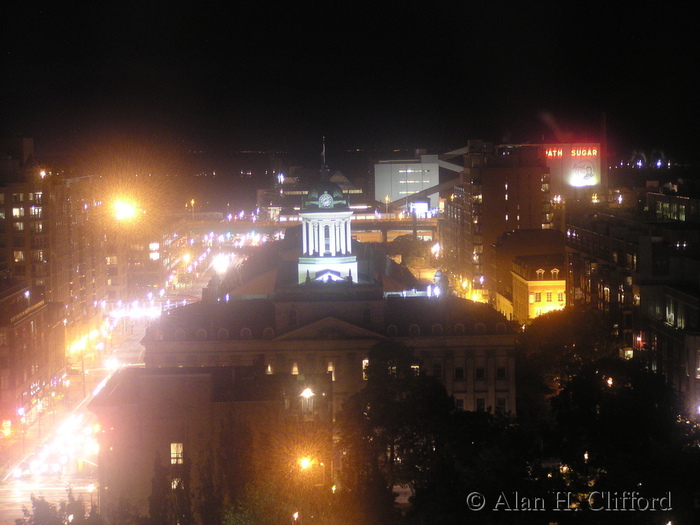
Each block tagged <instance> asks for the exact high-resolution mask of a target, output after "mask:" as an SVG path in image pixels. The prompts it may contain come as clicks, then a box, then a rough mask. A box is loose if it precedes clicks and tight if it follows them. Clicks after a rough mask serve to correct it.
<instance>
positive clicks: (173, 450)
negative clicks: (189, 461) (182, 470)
mask: <svg viewBox="0 0 700 525" xmlns="http://www.w3.org/2000/svg"><path fill="white" fill-rule="evenodd" d="M182 463H183V446H182V443H170V464H171V465H182Z"/></svg>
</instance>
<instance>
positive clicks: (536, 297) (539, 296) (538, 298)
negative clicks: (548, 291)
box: [535, 292, 542, 303]
mask: <svg viewBox="0 0 700 525" xmlns="http://www.w3.org/2000/svg"><path fill="white" fill-rule="evenodd" d="M541 301H542V294H541V293H540V292H535V302H536V303H539V302H541Z"/></svg>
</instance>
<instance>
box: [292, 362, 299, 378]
mask: <svg viewBox="0 0 700 525" xmlns="http://www.w3.org/2000/svg"><path fill="white" fill-rule="evenodd" d="M292 375H295V376H298V375H299V365H298V364H297V362H296V361H294V362H293V363H292Z"/></svg>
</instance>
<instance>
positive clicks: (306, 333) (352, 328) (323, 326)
mask: <svg viewBox="0 0 700 525" xmlns="http://www.w3.org/2000/svg"><path fill="white" fill-rule="evenodd" d="M319 339H386V336H384V335H382V334H378V333H377V332H373V331H372V330H367V329H366V328H362V327H361V326H357V325H354V324H351V323H348V322H346V321H342V320H340V319H336V318H335V317H331V316H328V317H324V318H323V319H319V320H318V321H315V322H313V323H311V324H308V325H306V326H302V327H300V328H297V329H296V330H292V331H291V332H287V333H286V334H284V335H282V336H280V337H278V338H277V340H278V341H299V340H319Z"/></svg>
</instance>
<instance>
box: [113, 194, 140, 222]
mask: <svg viewBox="0 0 700 525" xmlns="http://www.w3.org/2000/svg"><path fill="white" fill-rule="evenodd" d="M137 212H138V208H137V206H136V204H134V203H133V202H131V201H127V200H123V199H119V200H116V201H115V202H114V217H115V218H116V219H117V220H118V221H120V222H123V221H130V220H133V219H134V218H135V217H136V214H137Z"/></svg>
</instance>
